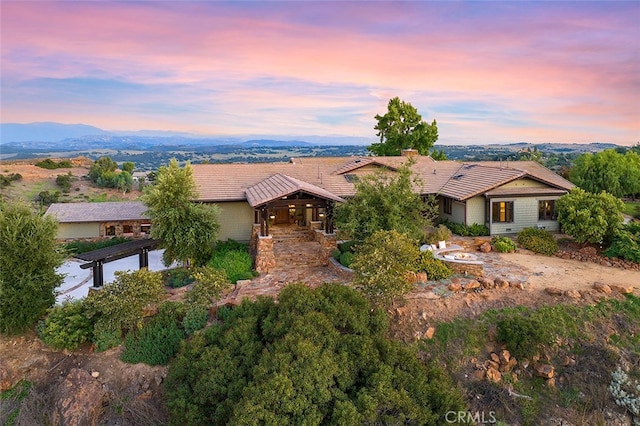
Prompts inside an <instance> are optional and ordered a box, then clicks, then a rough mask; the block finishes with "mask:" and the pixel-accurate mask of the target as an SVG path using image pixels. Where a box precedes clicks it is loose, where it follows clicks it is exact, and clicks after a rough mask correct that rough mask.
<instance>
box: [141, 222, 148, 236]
mask: <svg viewBox="0 0 640 426" xmlns="http://www.w3.org/2000/svg"><path fill="white" fill-rule="evenodd" d="M140 232H142V233H144V234H148V233H149V232H151V224H149V223H143V224H141V225H140Z"/></svg>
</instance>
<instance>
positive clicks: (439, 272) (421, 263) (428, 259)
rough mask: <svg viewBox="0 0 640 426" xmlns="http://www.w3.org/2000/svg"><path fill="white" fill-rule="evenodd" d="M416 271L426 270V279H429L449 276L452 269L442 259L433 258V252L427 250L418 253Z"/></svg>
mask: <svg viewBox="0 0 640 426" xmlns="http://www.w3.org/2000/svg"><path fill="white" fill-rule="evenodd" d="M416 272H426V273H427V279H428V280H430V281H437V280H442V279H445V278H449V277H450V276H452V275H453V274H454V271H453V269H451V268H450V267H449V266H448V265H447V264H446V263H444V262H443V261H441V260H439V259H436V258H434V257H433V253H431V252H430V251H428V250H427V251H423V252H421V253H420V257H419V258H418V265H417V267H416Z"/></svg>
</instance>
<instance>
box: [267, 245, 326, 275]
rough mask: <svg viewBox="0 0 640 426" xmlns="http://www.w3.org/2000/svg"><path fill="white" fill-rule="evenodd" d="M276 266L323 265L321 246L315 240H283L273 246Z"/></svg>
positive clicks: (286, 267) (301, 266)
mask: <svg viewBox="0 0 640 426" xmlns="http://www.w3.org/2000/svg"><path fill="white" fill-rule="evenodd" d="M273 254H274V256H275V259H276V268H277V269H278V270H282V269H295V268H309V267H316V266H325V264H326V262H325V261H324V260H323V257H322V255H321V254H322V246H321V245H320V243H318V242H316V241H303V242H295V241H284V242H280V243H276V244H274V246H273Z"/></svg>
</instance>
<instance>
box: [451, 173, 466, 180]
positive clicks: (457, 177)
mask: <svg viewBox="0 0 640 426" xmlns="http://www.w3.org/2000/svg"><path fill="white" fill-rule="evenodd" d="M463 177H464V175H462V174H460V175H455V176H454V177H453V178H454V179H456V180H458V179H462V178H463Z"/></svg>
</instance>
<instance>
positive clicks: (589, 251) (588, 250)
mask: <svg viewBox="0 0 640 426" xmlns="http://www.w3.org/2000/svg"><path fill="white" fill-rule="evenodd" d="M578 251H579V252H580V254H583V255H585V256H596V255H597V254H598V250H596V249H595V247H583V248H581V249H580V250H578Z"/></svg>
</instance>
